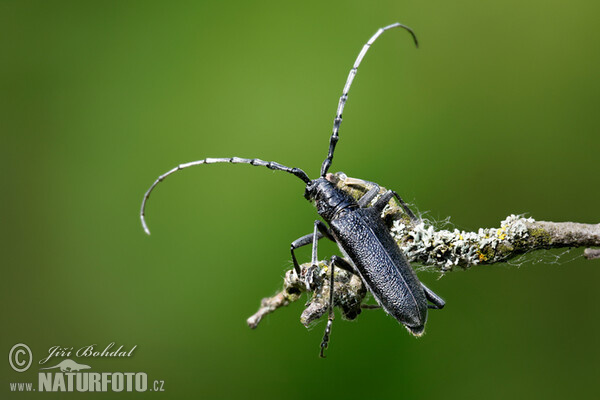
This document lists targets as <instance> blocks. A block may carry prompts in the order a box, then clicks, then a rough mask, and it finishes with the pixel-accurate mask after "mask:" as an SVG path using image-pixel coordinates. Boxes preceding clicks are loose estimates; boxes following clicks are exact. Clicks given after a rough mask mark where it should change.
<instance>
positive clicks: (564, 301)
mask: <svg viewBox="0 0 600 400" xmlns="http://www.w3.org/2000/svg"><path fill="white" fill-rule="evenodd" d="M599 14H600V5H599V4H598V2H594V1H571V2H569V3H568V5H567V4H566V3H565V2H562V1H540V0H535V1H528V2H521V1H514V0H508V1H481V0H477V1H475V0H468V1H461V2H448V1H439V0H433V1H428V2H424V1H375V2H365V1H343V2H342V1H330V2H322V1H305V2H302V3H297V2H294V3H292V2H290V3H287V2H281V1H264V2H244V1H238V2H233V1H229V2H216V1H202V2H199V1H198V2H169V3H167V2H164V3H162V2H148V1H144V2H105V1H102V2H100V1H98V2H91V1H88V2H85V3H83V2H57V1H54V2H31V1H2V2H1V3H0V48H1V51H2V55H1V57H0V84H1V87H0V102H1V106H0V129H1V133H2V135H1V145H0V151H1V159H0V162H1V167H2V181H3V182H2V191H3V195H2V196H0V202H1V203H0V206H1V207H0V209H1V211H0V212H1V214H0V215H1V217H0V218H1V220H0V225H1V227H2V229H1V237H0V246H1V248H0V250H1V252H2V256H1V260H2V261H1V263H2V268H1V274H2V275H1V285H2V286H1V296H2V297H1V300H2V308H1V314H0V317H1V322H2V325H3V327H4V328H3V329H2V334H1V347H0V350H1V352H2V353H3V354H5V355H4V356H3V357H4V359H5V360H6V353H8V351H9V349H10V348H11V347H12V345H13V344H15V343H19V342H24V343H26V344H28V345H29V346H30V347H31V349H32V351H33V352H34V358H35V360H36V361H37V360H38V359H40V358H41V357H42V356H43V355H45V353H46V352H47V349H48V348H49V347H50V346H54V345H61V346H69V347H70V346H73V347H75V348H78V347H81V346H84V345H88V344H92V343H97V344H98V345H99V346H103V345H106V344H108V343H110V342H112V341H114V342H116V343H117V344H118V345H120V344H123V345H125V346H129V347H130V346H132V345H137V350H136V352H135V355H134V357H132V358H131V359H121V360H89V364H91V365H93V367H94V369H95V370H96V371H99V370H100V371H102V370H104V371H145V372H147V373H148V376H149V379H151V380H153V379H161V380H164V381H165V389H166V392H164V393H162V394H159V393H151V394H150V393H148V394H141V395H140V394H131V397H137V398H141V397H143V398H154V397H156V398H169V399H179V398H199V399H202V398H215V399H233V398H242V397H244V398H246V397H251V398H263V399H271V398H287V399H300V398H307V397H309V396H310V397H311V398H332V396H334V397H333V398H342V397H344V398H348V399H352V398H376V399H381V398H406V399H417V398H444V399H456V398H461V399H471V398H472V399H481V398H485V399H506V398H532V399H554V398H565V397H568V398H573V397H577V398H598V397H597V396H598V395H599V394H600V391H599V390H598V378H599V376H600V368H599V366H598V363H599V361H600V350H599V345H600V340H599V337H600V335H599V334H600V329H599V328H600V322H599V317H600V301H599V299H598V295H597V285H598V282H599V280H600V269H599V268H600V265H599V263H598V262H591V261H586V260H584V259H583V258H582V257H581V252H582V250H581V249H575V250H572V251H571V252H569V253H567V254H563V252H561V251H555V252H544V253H535V254H530V255H528V256H527V257H526V259H525V262H524V263H522V264H521V265H520V266H510V265H498V266H493V267H490V266H487V267H476V268H473V269H472V270H469V271H466V272H461V271H457V272H453V273H450V274H447V275H446V276H444V277H443V278H442V279H439V280H438V278H439V276H438V275H437V274H434V273H426V272H425V273H421V274H420V277H421V278H422V280H423V281H424V282H426V283H427V284H428V285H429V286H430V287H432V288H433V289H434V290H435V291H436V292H437V293H439V294H440V295H442V296H443V297H444V298H445V299H446V301H447V307H446V309H444V310H443V311H439V312H431V313H430V318H429V322H428V326H427V334H426V335H425V336H424V337H423V338H421V339H415V338H413V337H411V336H410V335H409V334H408V333H407V332H406V330H405V329H404V328H403V327H401V326H399V325H398V323H397V322H396V321H395V320H393V319H392V318H390V317H388V316H386V315H385V314H384V313H383V312H379V311H374V312H365V313H363V314H362V315H361V316H360V317H359V318H358V319H357V321H355V322H347V321H342V320H341V319H339V318H338V319H337V320H336V323H335V324H334V328H333V336H332V342H331V345H330V348H329V351H328V357H327V359H325V360H321V359H319V358H318V346H319V342H320V339H321V335H322V331H323V328H324V324H323V322H321V323H320V324H318V325H317V326H316V327H314V328H313V329H312V330H306V329H305V328H304V327H302V326H301V325H300V323H299V315H300V313H301V311H302V304H301V303H302V301H301V302H299V303H298V304H293V305H291V306H290V307H288V308H285V309H282V310H279V311H278V312H277V313H275V314H273V315H271V316H269V317H268V318H267V319H265V320H264V321H263V323H262V324H261V326H259V328H258V329H257V330H256V331H252V330H250V329H249V328H248V327H247V326H246V324H245V319H246V318H247V317H248V316H249V315H251V314H252V313H254V312H255V311H256V309H257V307H258V305H259V301H260V299H261V298H262V297H264V296H267V295H271V294H273V293H274V292H275V290H277V289H278V288H279V287H280V285H281V278H282V276H283V273H284V271H285V270H286V269H288V268H290V266H291V262H290V259H289V245H290V242H291V241H292V240H294V239H296V238H297V237H299V236H301V235H303V234H305V233H308V232H309V231H311V229H312V223H313V221H314V219H315V217H316V213H315V211H314V209H313V208H312V207H311V205H310V204H309V203H307V202H306V201H305V200H304V198H303V197H302V194H303V190H304V189H303V187H302V185H301V183H300V182H299V181H298V180H297V179H294V178H292V177H290V176H288V175H287V174H282V173H272V172H270V171H266V170H264V169H258V168H251V167H248V166H228V165H218V166H209V167H205V168H196V169H193V170H187V171H185V172H182V173H180V174H178V175H177V176H174V177H172V178H171V179H170V180H169V181H167V182H166V183H164V184H163V185H162V186H160V187H159V188H158V190H157V191H156V192H155V194H154V195H153V197H152V200H151V201H150V203H149V207H148V210H147V211H148V222H149V224H150V228H151V229H152V232H153V234H152V236H150V237H148V236H146V235H144V233H143V231H142V229H141V227H140V224H139V219H138V212H139V206H140V202H141V199H142V195H143V193H144V191H145V190H146V189H147V188H148V186H149V185H150V184H151V183H152V182H153V180H154V179H155V178H156V177H157V176H158V175H159V174H161V173H163V172H165V171H166V170H168V169H170V168H172V167H173V166H175V165H177V164H178V163H180V162H186V161H191V160H196V159H200V158H204V157H223V156H233V155H235V156H241V157H260V158H262V159H265V160H277V161H279V162H281V163H284V164H286V165H289V166H299V167H302V168H304V169H305V170H306V171H307V172H308V173H309V175H311V176H313V177H314V176H316V175H317V173H318V171H319V168H320V165H321V162H322V160H323V158H324V156H325V154H326V150H327V143H328V138H329V134H330V130H331V125H332V120H333V116H334V112H335V107H336V105H337V101H338V97H339V95H340V93H341V89H342V86H343V84H344V82H345V79H346V76H347V73H348V71H349V69H350V67H351V64H352V62H353V61H354V58H355V57H356V55H357V53H358V51H359V50H360V48H361V46H362V45H363V44H364V43H365V42H366V40H367V39H368V38H369V37H370V35H372V34H373V33H374V32H375V31H376V30H377V28H379V27H380V26H383V25H386V24H389V23H392V22H395V21H400V22H403V23H405V24H407V25H409V26H411V27H413V28H414V29H415V31H416V32H417V34H418V37H419V39H420V42H421V48H420V49H419V50H415V49H414V47H413V46H412V45H411V42H410V40H409V36H408V35H407V34H406V32H401V31H392V32H389V33H387V34H386V35H384V36H383V37H382V39H381V40H380V41H378V42H377V43H376V45H375V46H374V47H373V49H372V51H371V52H370V53H369V54H368V56H367V57H366V59H365V62H364V63H363V65H362V68H361V70H360V73H359V74H358V77H357V79H356V80H355V85H354V87H353V90H352V92H351V95H350V99H349V102H348V104H347V107H346V110H345V115H344V116H345V119H344V124H343V125H342V129H341V141H340V144H339V145H338V152H337V153H336V158H335V162H334V164H333V167H332V171H344V172H346V173H347V174H348V175H350V176H353V177H358V178H363V179H368V180H373V181H377V182H379V183H380V184H382V185H384V186H386V187H388V188H393V189H395V190H397V191H398V192H399V193H400V194H401V195H402V196H403V197H404V198H405V199H407V200H408V201H410V202H411V203H414V204H415V205H416V207H417V208H418V209H419V210H420V211H421V212H425V211H427V212H428V213H427V216H428V217H429V218H433V219H437V220H443V219H444V218H446V217H447V216H451V217H452V220H451V221H452V223H453V224H454V226H455V227H457V228H459V229H467V230H472V229H477V228H479V227H491V226H498V225H499V221H500V220H501V219H503V218H504V217H505V216H506V215H508V214H511V213H527V214H528V215H530V216H532V217H534V218H536V219H542V220H554V221H565V220H573V221H578V222H588V223H596V222H598V214H599V210H598V195H599V194H600V185H598V179H599V177H598V149H599V148H600V138H599V136H598V126H599V125H600V113H598V105H599V104H600V79H599V77H600V51H599V50H600V49H599V47H600V45H599V43H600V29H598V17H599ZM335 251H336V249H335V247H334V246H333V245H330V244H325V243H324V244H323V245H322V246H321V247H320V255H321V256H322V257H325V256H327V255H330V254H333V253H334V252H335ZM300 254H301V255H302V257H303V258H304V259H306V260H307V259H308V257H309V251H308V250H304V251H302V252H301V253H300ZM538 261H542V262H538ZM556 261H557V262H556ZM79 361H81V360H79ZM2 368H3V369H2V371H3V376H2V387H1V388H0V397H2V398H18V399H24V398H27V395H26V394H19V395H16V394H15V395H14V397H13V396H11V393H10V392H9V391H8V382H19V381H27V380H34V381H36V379H37V378H36V377H37V374H36V370H37V366H35V365H34V368H33V369H31V370H29V371H27V372H25V373H22V374H18V373H16V372H14V371H13V370H12V369H11V368H10V366H9V365H8V363H6V362H5V363H4V367H2ZM32 397H34V398H42V397H43V398H58V397H60V396H52V395H48V394H43V395H42V394H37V393H36V395H32ZM67 397H68V396H67ZM72 397H73V398H80V397H86V396H82V395H81V394H75V395H73V396H72ZM97 397H98V398H100V397H101V398H113V397H119V398H122V397H130V395H127V394H118V395H117V394H104V395H98V396H97Z"/></svg>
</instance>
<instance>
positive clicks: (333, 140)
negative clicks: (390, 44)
mask: <svg viewBox="0 0 600 400" xmlns="http://www.w3.org/2000/svg"><path fill="white" fill-rule="evenodd" d="M392 28H404V29H406V30H407V31H408V32H409V33H410V34H411V36H412V38H413V40H414V41H415V46H417V47H419V42H418V41H417V36H416V35H415V33H414V32H413V30H412V29H410V28H409V27H408V26H406V25H402V24H400V23H398V22H396V23H395V24H392V25H388V26H384V27H383V28H379V30H378V31H377V32H376V33H375V34H374V35H373V36H372V37H371V39H369V41H368V42H367V43H366V44H365V45H364V46H363V48H362V50H361V51H360V53H358V57H356V61H354V65H353V66H352V69H351V70H350V73H349V74H348V79H347V80H346V85H344V90H343V92H342V97H340V102H339V103H338V108H337V113H336V116H335V119H334V120H333V134H332V135H331V139H329V153H328V154H327V158H326V159H325V161H323V165H322V166H321V176H322V177H324V176H325V174H327V171H328V170H329V167H330V166H331V161H332V160H333V152H334V150H335V145H336V144H337V141H338V140H339V137H338V132H339V131H340V125H341V123H342V113H343V112H344V106H345V105H346V100H348V92H349V91H350V86H352V81H353V80H354V77H355V76H356V73H357V72H358V66H359V65H360V63H361V61H362V60H363V58H364V57H365V54H367V51H368V50H369V48H370V47H371V45H372V44H373V43H374V42H375V41H376V40H377V38H378V37H379V36H381V34H382V33H383V32H385V31H387V30H388V29H392Z"/></svg>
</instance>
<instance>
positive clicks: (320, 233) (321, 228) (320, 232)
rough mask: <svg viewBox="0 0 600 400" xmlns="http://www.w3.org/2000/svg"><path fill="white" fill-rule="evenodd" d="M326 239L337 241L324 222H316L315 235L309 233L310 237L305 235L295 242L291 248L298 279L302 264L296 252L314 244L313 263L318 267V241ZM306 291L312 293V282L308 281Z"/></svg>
mask: <svg viewBox="0 0 600 400" xmlns="http://www.w3.org/2000/svg"><path fill="white" fill-rule="evenodd" d="M324 237H326V238H327V239H329V240H331V241H335V239H334V238H333V234H332V233H331V230H330V229H329V228H328V227H327V225H325V223H324V222H323V221H319V220H316V221H315V228H314V232H313V233H309V234H308V235H304V236H302V237H300V238H298V239H296V240H294V241H293V242H292V244H291V246H290V252H291V254H292V262H293V263H294V271H295V272H296V275H297V276H298V277H300V276H301V271H300V264H299V263H298V259H297V258H296V254H295V253H294V250H296V249H298V248H300V247H302V246H306V245H307V244H310V243H312V257H311V262H312V265H313V266H316V265H317V263H318V257H317V241H319V240H320V239H322V238H324ZM306 289H307V290H309V291H310V282H308V280H307V281H306Z"/></svg>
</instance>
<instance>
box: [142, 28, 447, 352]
mask: <svg viewBox="0 0 600 400" xmlns="http://www.w3.org/2000/svg"><path fill="white" fill-rule="evenodd" d="M392 28H403V29H405V30H407V31H408V32H409V33H410V34H411V36H412V38H413V40H414V43H415V46H417V47H418V41H417V37H416V35H415V34H414V32H413V31H412V29H410V28H409V27H407V26H405V25H402V24H400V23H395V24H392V25H388V26H386V27H383V28H380V29H379V30H378V31H377V32H376V33H375V34H374V35H373V36H372V37H371V38H370V39H369V41H368V42H367V43H366V44H365V45H364V46H363V48H362V50H361V51H360V53H359V54H358V57H357V58H356V61H355V62H354V65H353V66H352V69H351V70H350V73H349V75H348V79H347V80H346V85H345V86H344V89H343V92H342V96H341V97H340V100H339V103H338V108H337V112H336V116H335V119H334V121H333V133H332V135H331V138H330V140H329V151H328V153H327V158H325V161H323V164H322V166H321V175H320V176H319V177H318V178H317V179H314V180H311V179H310V178H309V177H308V175H307V174H306V173H305V172H304V171H303V170H301V169H300V168H289V167H286V166H285V165H282V164H279V163H277V162H274V161H263V160H260V159H258V158H253V159H248V158H239V157H230V158H205V159H203V160H198V161H193V162H189V163H186V164H180V165H179V166H177V167H175V168H173V169H171V170H170V171H168V172H166V173H165V174H163V175H161V176H159V177H158V179H157V180H156V181H155V182H154V183H153V184H152V186H150V188H149V189H148V191H147V192H146V194H145V195H144V199H143V201H142V208H141V211H140V219H141V221H142V226H143V228H144V230H145V231H146V233H147V234H150V230H149V229H148V226H147V224H146V220H145V217H144V215H145V208H146V202H147V201H148V198H149V197H150V194H151V193H152V190H153V189H154V188H155V187H156V185H158V184H159V183H160V182H162V181H163V180H164V179H165V178H166V177H167V176H169V175H171V174H173V173H175V172H177V171H179V170H182V169H185V168H188V167H192V166H195V165H202V164H215V163H232V164H250V165H254V166H262V167H267V168H269V169H272V170H275V171H284V172H287V173H290V174H292V175H294V176H296V177H298V178H300V180H302V181H303V182H304V183H305V184H306V188H305V191H304V197H305V198H306V199H307V200H309V201H310V202H311V203H313V204H314V205H315V207H316V208H317V212H318V213H319V215H320V216H321V217H322V218H323V219H324V220H325V221H326V222H327V224H325V223H324V222H322V221H320V220H316V221H315V223H314V230H313V233H310V234H308V235H305V236H302V237H301V238H299V239H297V240H295V241H293V242H292V244H291V255H292V261H293V263H294V270H295V272H296V274H297V275H298V277H300V274H301V272H300V265H299V264H298V260H297V259H296V255H295V254H294V250H296V249H297V248H299V247H302V246H305V245H308V244H311V243H312V263H313V265H316V263H317V241H318V240H319V239H322V238H324V237H326V238H327V239H329V240H332V241H334V242H336V243H337V245H338V246H339V248H340V250H341V252H342V253H343V254H344V255H345V258H340V257H336V256H333V257H332V258H331V268H330V288H331V289H330V291H329V306H328V314H329V316H328V320H327V326H326V328H325V333H324V335H323V340H322V342H321V351H320V356H321V357H324V350H325V349H326V348H327V345H328V343H329V336H330V333H331V326H332V323H333V317H334V313H333V274H334V270H335V267H338V268H342V269H345V270H348V271H350V272H352V273H356V274H358V275H359V276H360V277H361V278H362V280H363V282H364V283H365V284H366V286H367V287H368V289H369V290H370V291H371V293H372V294H373V296H374V297H375V299H376V300H377V302H378V303H379V305H380V306H381V307H382V308H383V309H384V310H385V311H386V312H387V313H388V314H390V315H391V316H392V317H394V318H396V320H398V322H400V323H401V324H403V325H404V326H405V327H406V328H407V329H408V331H409V332H410V333H412V334H413V335H415V336H421V335H422V334H423V332H424V330H425V321H426V320H427V309H428V308H434V309H441V308H443V307H444V304H445V303H444V300H442V299H441V298H440V297H439V296H437V295H436V294H435V293H434V292H433V291H431V290H430V289H429V288H427V287H426V286H425V285H423V284H422V283H421V282H420V281H419V279H418V278H417V275H416V274H415V272H414V271H413V269H412V268H411V266H410V264H409V263H408V261H407V259H406V257H405V256H404V254H403V253H402V251H401V250H400V248H399V247H398V244H396V242H395V241H394V239H393V238H392V236H391V234H390V232H389V230H388V228H387V227H386V225H385V224H384V222H383V221H382V219H381V213H382V211H383V208H384V207H385V206H386V204H388V202H389V201H390V200H391V199H392V197H395V198H396V199H397V200H398V202H399V203H400V205H401V206H402V208H403V209H404V211H405V212H406V214H407V215H408V216H409V217H410V218H411V219H412V221H413V222H416V221H417V218H416V217H415V215H414V214H413V213H412V211H411V210H410V209H409V208H408V206H407V205H406V203H405V202H404V201H403V200H402V199H401V198H400V196H399V195H398V194H397V193H396V192H394V191H391V190H389V191H387V192H385V193H384V194H383V195H382V196H381V197H380V198H379V199H377V200H376V201H375V203H374V204H373V205H372V206H371V207H368V205H369V204H370V203H371V201H372V200H374V199H375V198H376V197H377V195H378V194H379V186H378V185H377V184H375V183H370V184H371V188H370V189H369V191H368V192H367V193H365V194H364V195H363V196H362V197H361V198H360V199H359V200H358V201H357V200H355V199H354V198H353V197H351V196H350V195H349V194H347V193H346V192H344V191H343V190H341V189H339V188H337V187H336V186H335V184H334V180H333V178H332V176H331V174H328V170H329V167H330V166H331V162H332V160H333V153H334V150H335V146H336V144H337V142H338V139H339V137H338V132H339V129H340V124H341V123H342V112H343V110H344V105H345V104H346V100H347V99H348V92H349V91H350V86H351V85H352V81H353V80H354V77H355V76H356V73H357V71H358V67H359V65H360V63H361V61H362V59H363V58H364V56H365V54H366V53H367V51H368V50H369V48H370V47H371V45H372V44H373V43H374V42H375V40H377V38H378V37H379V36H380V35H381V34H382V33H383V32H385V31H387V30H388V29H392ZM307 287H309V282H308V279H307ZM428 302H430V303H431V304H428Z"/></svg>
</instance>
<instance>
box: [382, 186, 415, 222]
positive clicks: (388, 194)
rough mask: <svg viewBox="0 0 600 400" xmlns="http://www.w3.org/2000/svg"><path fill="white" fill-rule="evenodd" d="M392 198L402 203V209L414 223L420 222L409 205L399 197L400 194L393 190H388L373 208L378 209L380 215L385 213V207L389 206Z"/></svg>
mask: <svg viewBox="0 0 600 400" xmlns="http://www.w3.org/2000/svg"><path fill="white" fill-rule="evenodd" d="M392 197H395V198H396V199H397V200H398V202H399V203H400V206H402V209H403V210H404V212H405V213H406V215H408V217H409V218H410V220H411V221H412V222H413V223H417V222H419V219H418V218H417V217H416V216H415V214H414V213H413V212H412V210H411V209H410V208H409V207H408V205H407V204H406V203H405V202H404V200H402V198H401V197H400V195H398V193H396V192H394V191H393V190H388V191H387V192H385V193H384V194H383V196H381V197H380V198H379V200H377V202H376V203H375V204H373V207H372V208H374V209H376V210H377V211H378V212H379V213H381V212H382V211H383V209H384V208H385V206H386V205H387V203H389V201H390V200H391V199H392Z"/></svg>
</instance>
